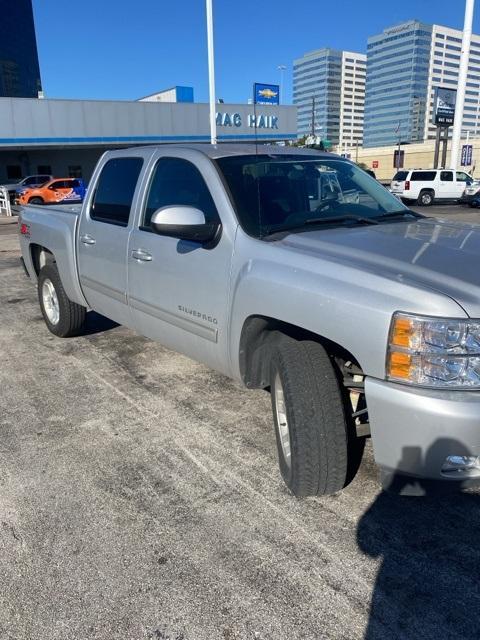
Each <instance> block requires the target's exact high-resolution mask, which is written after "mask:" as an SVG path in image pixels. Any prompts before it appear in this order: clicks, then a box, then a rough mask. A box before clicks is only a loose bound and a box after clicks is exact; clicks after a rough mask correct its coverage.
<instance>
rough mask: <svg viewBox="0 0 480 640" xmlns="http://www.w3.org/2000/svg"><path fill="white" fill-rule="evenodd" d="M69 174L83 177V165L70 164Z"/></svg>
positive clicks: (73, 176)
mask: <svg viewBox="0 0 480 640" xmlns="http://www.w3.org/2000/svg"><path fill="white" fill-rule="evenodd" d="M68 176H69V177H70V178H83V174H82V167H81V166H80V165H79V164H70V165H68Z"/></svg>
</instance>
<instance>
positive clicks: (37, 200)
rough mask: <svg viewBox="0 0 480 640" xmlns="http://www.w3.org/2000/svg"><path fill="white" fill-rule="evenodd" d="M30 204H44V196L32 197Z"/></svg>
mask: <svg viewBox="0 0 480 640" xmlns="http://www.w3.org/2000/svg"><path fill="white" fill-rule="evenodd" d="M28 204H44V202H43V198H40V197H35V198H30V200H29V201H28Z"/></svg>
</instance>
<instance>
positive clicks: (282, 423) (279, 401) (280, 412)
mask: <svg viewBox="0 0 480 640" xmlns="http://www.w3.org/2000/svg"><path fill="white" fill-rule="evenodd" d="M273 386H274V388H273V393H274V399H275V413H276V418H277V425H278V434H279V436H280V444H281V445H282V451H283V457H284V459H285V463H286V464H287V466H288V468H290V466H291V464H292V452H291V448H290V429H289V427H288V420H287V409H286V406H285V395H284V393H283V387H282V381H281V380H280V375H279V374H278V373H277V375H276V376H275V382H274V385H273Z"/></svg>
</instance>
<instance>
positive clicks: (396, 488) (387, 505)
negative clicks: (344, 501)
mask: <svg viewBox="0 0 480 640" xmlns="http://www.w3.org/2000/svg"><path fill="white" fill-rule="evenodd" d="M452 442H454V441H452V440H451V439H448V441H447V443H448V445H449V446H451V445H452ZM444 446H445V441H442V440H438V441H437V442H436V443H435V444H434V445H433V446H432V447H431V449H432V450H434V449H435V448H436V447H439V448H441V447H444ZM438 450H439V449H437V452H438ZM450 450H451V449H450ZM443 451H445V449H444V448H443ZM453 451H454V452H455V455H468V452H467V451H465V450H464V447H463V446H462V445H459V446H458V447H457V448H454V449H453ZM437 452H433V453H432V455H437ZM410 453H411V452H410ZM430 453H431V452H429V453H427V457H428V455H430ZM411 483H412V481H411V480H409V479H407V478H405V476H403V477H402V476H400V475H393V477H392V478H391V484H390V487H389V491H388V492H387V491H382V492H381V493H380V494H379V496H378V497H377V498H376V500H375V501H374V503H373V504H372V505H371V507H370V508H369V509H368V510H367V511H366V512H365V514H364V515H363V516H362V518H361V520H360V522H359V525H358V529H357V543H358V546H359V547H360V549H361V550H362V551H363V552H364V553H365V554H366V555H368V556H370V557H372V558H379V559H380V561H381V565H380V568H379V571H378V574H377V578H376V583H375V587H374V590H373V594H372V600H371V606H370V617H369V621H368V627H367V631H366V634H365V640H380V639H382V640H384V639H385V638H389V639H395V638H403V639H405V638H412V639H414V638H431V639H432V640H433V639H434V638H435V639H436V638H442V639H445V638H452V639H453V638H468V637H470V638H473V637H478V634H479V631H478V624H479V621H478V613H479V611H480V585H479V575H480V491H479V490H478V484H476V486H475V485H473V486H472V487H471V488H469V489H468V492H466V491H465V487H460V486H459V484H458V483H454V484H455V487H454V486H453V485H452V483H451V482H445V483H442V486H440V487H439V486H438V484H436V483H433V482H428V481H422V480H420V481H415V484H416V486H415V488H416V489H417V490H418V489H420V491H421V492H422V493H423V494H424V495H423V497H412V496H410V497H406V495H405V493H407V494H408V493H409V489H411ZM401 494H404V495H401Z"/></svg>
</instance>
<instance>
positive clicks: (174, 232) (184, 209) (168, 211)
mask: <svg viewBox="0 0 480 640" xmlns="http://www.w3.org/2000/svg"><path fill="white" fill-rule="evenodd" d="M150 226H151V227H152V229H153V231H155V233H158V234H159V235H161V236H169V237H171V238H179V239H180V240H191V241H192V242H200V243H201V244H206V243H208V242H211V241H212V240H214V239H215V237H216V235H217V233H218V230H219V228H220V225H219V224H218V223H216V222H213V223H207V222H206V221H205V216H204V214H203V212H202V211H200V209H196V208H195V207H189V206H184V205H174V206H170V207H162V208H161V209H158V210H157V211H155V213H154V214H153V216H152V219H151V221H150Z"/></svg>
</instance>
